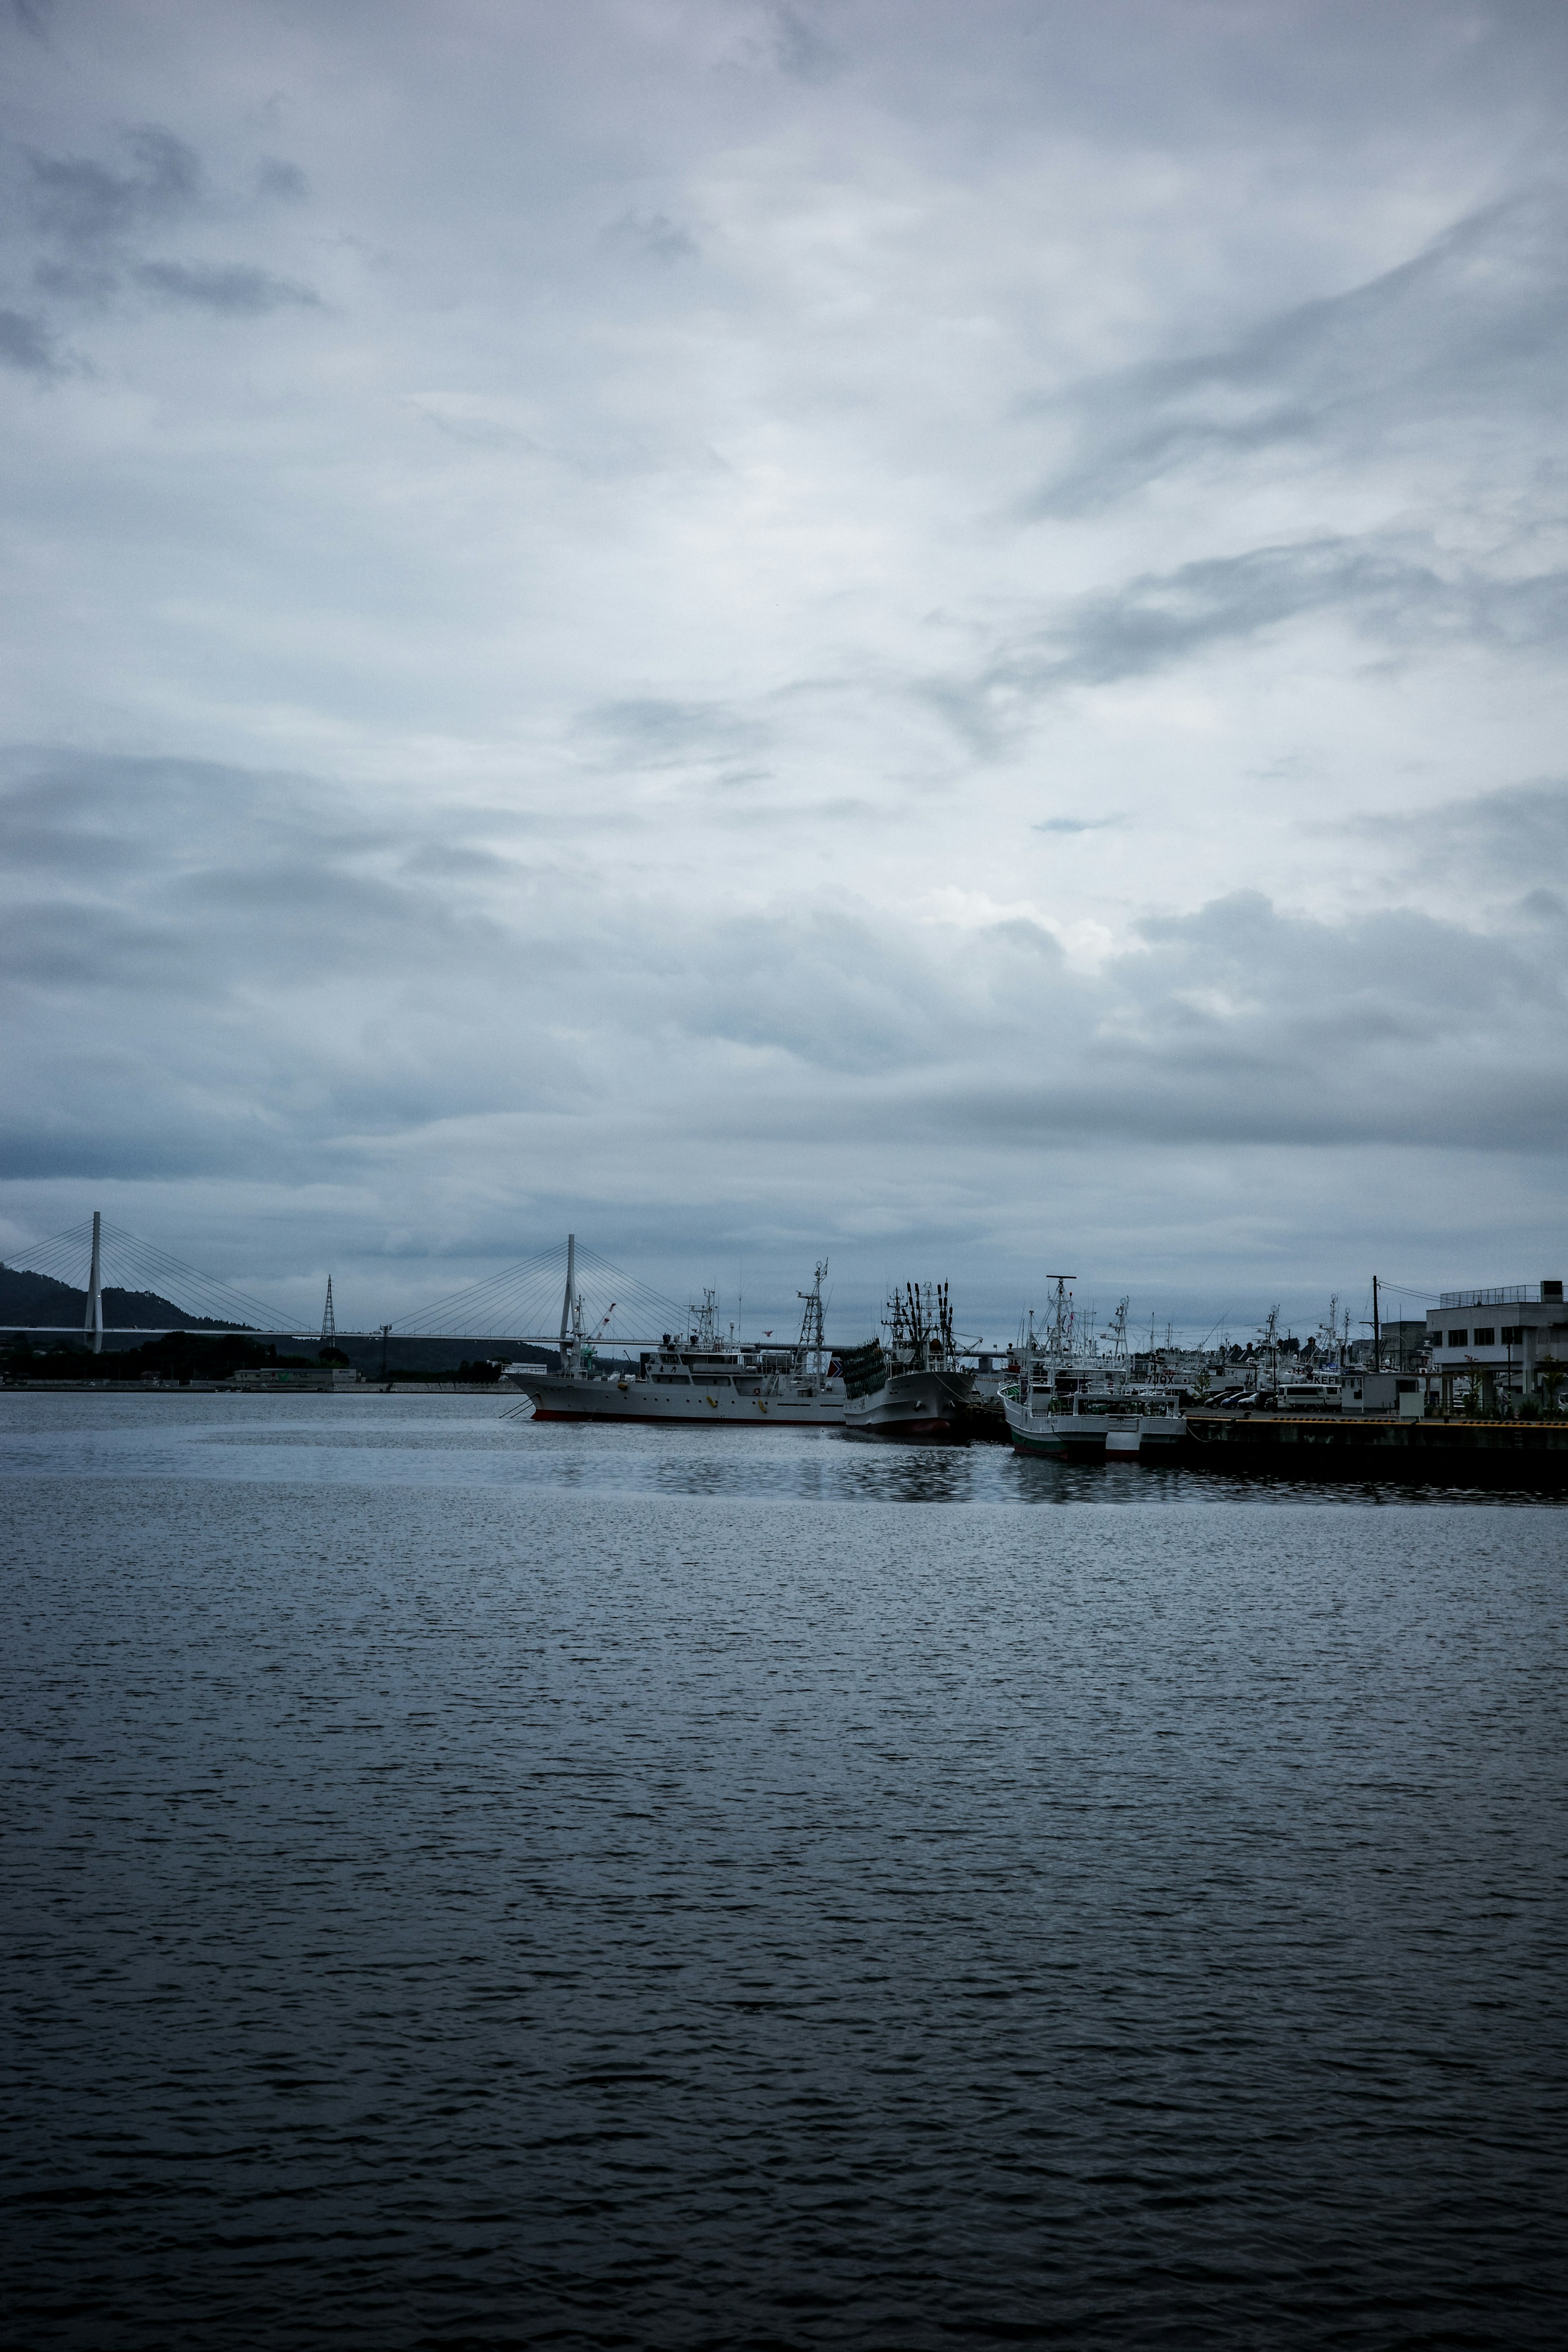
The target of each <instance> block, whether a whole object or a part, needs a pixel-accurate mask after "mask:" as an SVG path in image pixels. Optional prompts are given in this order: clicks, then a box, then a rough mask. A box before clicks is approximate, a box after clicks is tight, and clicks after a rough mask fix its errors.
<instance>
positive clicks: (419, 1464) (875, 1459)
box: [0, 1391, 1562, 1508]
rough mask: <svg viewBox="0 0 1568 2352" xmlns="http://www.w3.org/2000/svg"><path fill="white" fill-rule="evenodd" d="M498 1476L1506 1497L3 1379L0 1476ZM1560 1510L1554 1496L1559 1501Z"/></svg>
mask: <svg viewBox="0 0 1568 2352" xmlns="http://www.w3.org/2000/svg"><path fill="white" fill-rule="evenodd" d="M7 1472H8V1473H10V1474H11V1475H17V1474H22V1473H26V1475H32V1476H36V1477H106V1478H147V1477H179V1478H196V1479H227V1480H233V1481H237V1482H239V1483H242V1484H257V1483H260V1482H268V1483H272V1482H276V1481H279V1480H282V1481H285V1482H287V1483H289V1484H290V1485H300V1484H303V1485H322V1486H351V1485H360V1484H371V1485H375V1486H407V1487H416V1486H502V1487H507V1488H514V1489H515V1488H553V1489H555V1490H557V1491H558V1492H562V1493H566V1494H603V1495H621V1496H636V1495H647V1496H664V1497H668V1498H670V1499H679V1498H681V1497H689V1498H691V1499H692V1500H710V1501H736V1502H742V1501H752V1502H773V1501H780V1502H782V1501H795V1502H808V1503H818V1504H823V1505H830V1504H871V1503H930V1504H942V1505H948V1506H959V1505H962V1506H966V1507H971V1508H985V1507H989V1508H1017V1507H1036V1506H1039V1505H1042V1504H1052V1503H1055V1504H1116V1505H1129V1504H1131V1505H1141V1506H1144V1507H1147V1506H1148V1505H1150V1504H1170V1505H1184V1504H1185V1505H1191V1504H1198V1503H1215V1502H1237V1503H1241V1502H1247V1503H1269V1502H1280V1503H1298V1502H1310V1503H1313V1504H1318V1505H1331V1506H1336V1505H1337V1506H1344V1505H1347V1504H1369V1503H1370V1504H1377V1505H1385V1504H1387V1503H1391V1502H1405V1501H1410V1502H1422V1503H1426V1504H1453V1503H1456V1502H1471V1503H1473V1502H1479V1501H1485V1502H1489V1503H1496V1502H1500V1501H1503V1502H1520V1503H1525V1504H1528V1505H1531V1506H1532V1507H1538V1506H1540V1504H1541V1502H1542V1497H1541V1496H1538V1495H1536V1494H1532V1493H1530V1492H1528V1491H1526V1492H1524V1493H1521V1494H1520V1495H1509V1494H1506V1493H1498V1492H1495V1491H1493V1490H1490V1489H1488V1490H1485V1491H1484V1492H1483V1491H1481V1490H1470V1489H1456V1488H1453V1487H1438V1486H1402V1485H1399V1484H1396V1483H1394V1481H1385V1482H1382V1483H1377V1482H1372V1481H1368V1482H1364V1483H1362V1484H1359V1485H1355V1486H1352V1485H1348V1484H1342V1483H1338V1482H1331V1481H1325V1480H1322V1479H1309V1480H1294V1479H1289V1478H1284V1477H1280V1476H1278V1475H1272V1476H1270V1475H1258V1474H1256V1473H1254V1474H1251V1475H1240V1474H1238V1473H1237V1472H1236V1471H1235V1470H1232V1469H1227V1470H1224V1471H1221V1470H1218V1469H1211V1468H1209V1467H1207V1466H1206V1465H1189V1464H1181V1465H1172V1464H1168V1463H1163V1462H1161V1463H1153V1462H1141V1461H1133V1462H1093V1461H1087V1462H1086V1461H1081V1460H1079V1461H1066V1460H1064V1461H1058V1462H1053V1461H1048V1460H1042V1459H1041V1458H1040V1457H1039V1456H1037V1455H1020V1454H1014V1453H1013V1452H1012V1451H1011V1449H1010V1448H1008V1447H1006V1446H999V1445H973V1446H969V1447H962V1446H923V1445H897V1444H887V1443H882V1444H869V1443H866V1442H860V1443H857V1442H855V1441H853V1440H851V1439H848V1438H847V1437H845V1436H844V1435H843V1434H842V1433H840V1432H837V1431H832V1430H805V1429H802V1430H788V1429H776V1428H773V1429H766V1430H762V1429H745V1428H742V1429H658V1428H651V1429H650V1428H646V1427H640V1426H636V1425H632V1426H622V1427H616V1426H615V1425H613V1424H593V1423H587V1424H580V1425H575V1426H574V1424H572V1423H562V1422H535V1421H530V1420H518V1419H514V1418H512V1417H511V1414H510V1412H509V1411H508V1407H507V1404H506V1402H505V1401H504V1400H500V1399H496V1398H493V1397H489V1396H487V1397H483V1398H479V1399H475V1398H456V1397H454V1398H440V1397H402V1396H390V1397H384V1396H380V1395H375V1396H370V1397H320V1398H316V1397H311V1398H281V1397H226V1396H221V1395H220V1396H188V1395H187V1396H180V1395H175V1394H171V1393H168V1392H161V1393H160V1394H159V1395H157V1396H156V1397H153V1396H148V1397H134V1398H113V1397H92V1396H86V1395H80V1394H79V1395H75V1396H54V1397H51V1396H48V1395H47V1394H39V1393H37V1392H33V1391H29V1392H26V1393H22V1392H19V1391H11V1392H0V1475H5V1474H6V1473H7ZM1556 1507H1558V1508H1561V1507H1562V1505H1561V1503H1559V1504H1558V1505H1557V1506H1556Z"/></svg>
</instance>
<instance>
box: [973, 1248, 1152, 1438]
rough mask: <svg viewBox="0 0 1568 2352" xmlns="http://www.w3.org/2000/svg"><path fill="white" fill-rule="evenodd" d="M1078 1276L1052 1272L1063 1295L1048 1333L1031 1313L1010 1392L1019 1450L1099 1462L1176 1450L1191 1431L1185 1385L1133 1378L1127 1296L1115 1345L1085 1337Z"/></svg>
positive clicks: (1007, 1405) (1111, 1335)
mask: <svg viewBox="0 0 1568 2352" xmlns="http://www.w3.org/2000/svg"><path fill="white" fill-rule="evenodd" d="M1072 1278H1073V1277H1072V1276H1070V1275H1055V1276H1052V1280H1053V1281H1054V1282H1055V1283H1056V1286H1057V1290H1056V1297H1055V1300H1054V1302H1053V1312H1052V1318H1051V1323H1050V1326H1049V1328H1048V1329H1047V1331H1046V1332H1045V1333H1044V1334H1043V1335H1038V1336H1037V1333H1036V1331H1035V1327H1034V1317H1033V1315H1031V1316H1030V1318H1029V1322H1028V1328H1027V1331H1026V1336H1025V1339H1024V1342H1023V1345H1022V1347H1021V1349H1020V1350H1019V1353H1020V1359H1021V1360H1020V1367H1019V1377H1018V1381H1017V1384H1016V1394H1010V1395H1007V1396H1005V1397H1004V1399H1003V1411H1004V1412H1005V1415H1006V1420H1007V1433H1008V1435H1009V1437H1010V1438H1011V1439H1012V1442H1013V1450H1014V1452H1015V1453H1016V1454H1046V1455H1051V1456H1055V1457H1056V1458H1058V1459H1064V1458H1073V1457H1076V1458H1079V1459H1087V1460H1100V1461H1107V1460H1109V1461H1134V1460H1139V1459H1149V1458H1157V1457H1158V1456H1160V1455H1161V1454H1164V1455H1165V1456H1167V1458H1168V1457H1170V1456H1171V1455H1173V1454H1174V1453H1175V1451H1176V1449H1177V1448H1178V1447H1179V1446H1180V1444H1181V1443H1182V1441H1183V1440H1184V1437H1185V1436H1186V1433H1187V1424H1186V1418H1185V1415H1184V1413H1183V1412H1182V1410H1181V1396H1180V1391H1177V1390H1174V1389H1171V1388H1167V1387H1163V1386H1159V1385H1155V1384H1152V1383H1149V1382H1144V1383H1138V1382H1135V1381H1132V1380H1131V1378H1130V1377H1129V1370H1128V1366H1129V1360H1128V1350H1127V1307H1128V1301H1127V1300H1126V1299H1125V1298H1123V1299H1122V1301H1121V1305H1120V1306H1119V1307H1118V1308H1117V1310H1116V1313H1115V1315H1114V1317H1113V1318H1111V1323H1110V1329H1109V1331H1108V1332H1107V1333H1106V1334H1105V1337H1106V1338H1107V1339H1109V1341H1110V1349H1109V1352H1103V1351H1101V1349H1100V1347H1099V1346H1098V1345H1097V1344H1095V1345H1089V1346H1086V1345H1085V1344H1084V1343H1083V1341H1082V1340H1081V1339H1080V1336H1079V1330H1078V1327H1077V1318H1076V1315H1075V1312H1074V1308H1073V1303H1072V1293H1071V1292H1070V1291H1069V1290H1068V1287H1067V1286H1068V1283H1069V1282H1070V1281H1071V1280H1072Z"/></svg>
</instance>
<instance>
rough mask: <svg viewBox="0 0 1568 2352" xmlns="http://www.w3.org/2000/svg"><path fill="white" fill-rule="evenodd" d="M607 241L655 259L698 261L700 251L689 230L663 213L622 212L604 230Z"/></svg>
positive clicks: (629, 251) (625, 249)
mask: <svg viewBox="0 0 1568 2352" xmlns="http://www.w3.org/2000/svg"><path fill="white" fill-rule="evenodd" d="M605 244H606V245H609V246H613V247H618V248H619V249H620V250H621V251H623V252H627V253H635V254H639V255H644V256H646V257H647V258H648V259H650V260H653V261H665V262H669V261H695V260H696V259H697V257H698V254H699V250H700V248H699V247H698V243H697V239H696V238H695V237H694V236H692V234H691V232H690V230H689V229H686V228H682V226H681V225H680V223H679V221H675V220H671V219H670V217H669V215H668V213H660V212H640V211H637V210H632V211H629V212H624V213H622V214H621V215H620V216H619V217H618V219H616V220H613V221H612V222H611V223H610V226H608V228H607V229H606V230H605Z"/></svg>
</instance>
